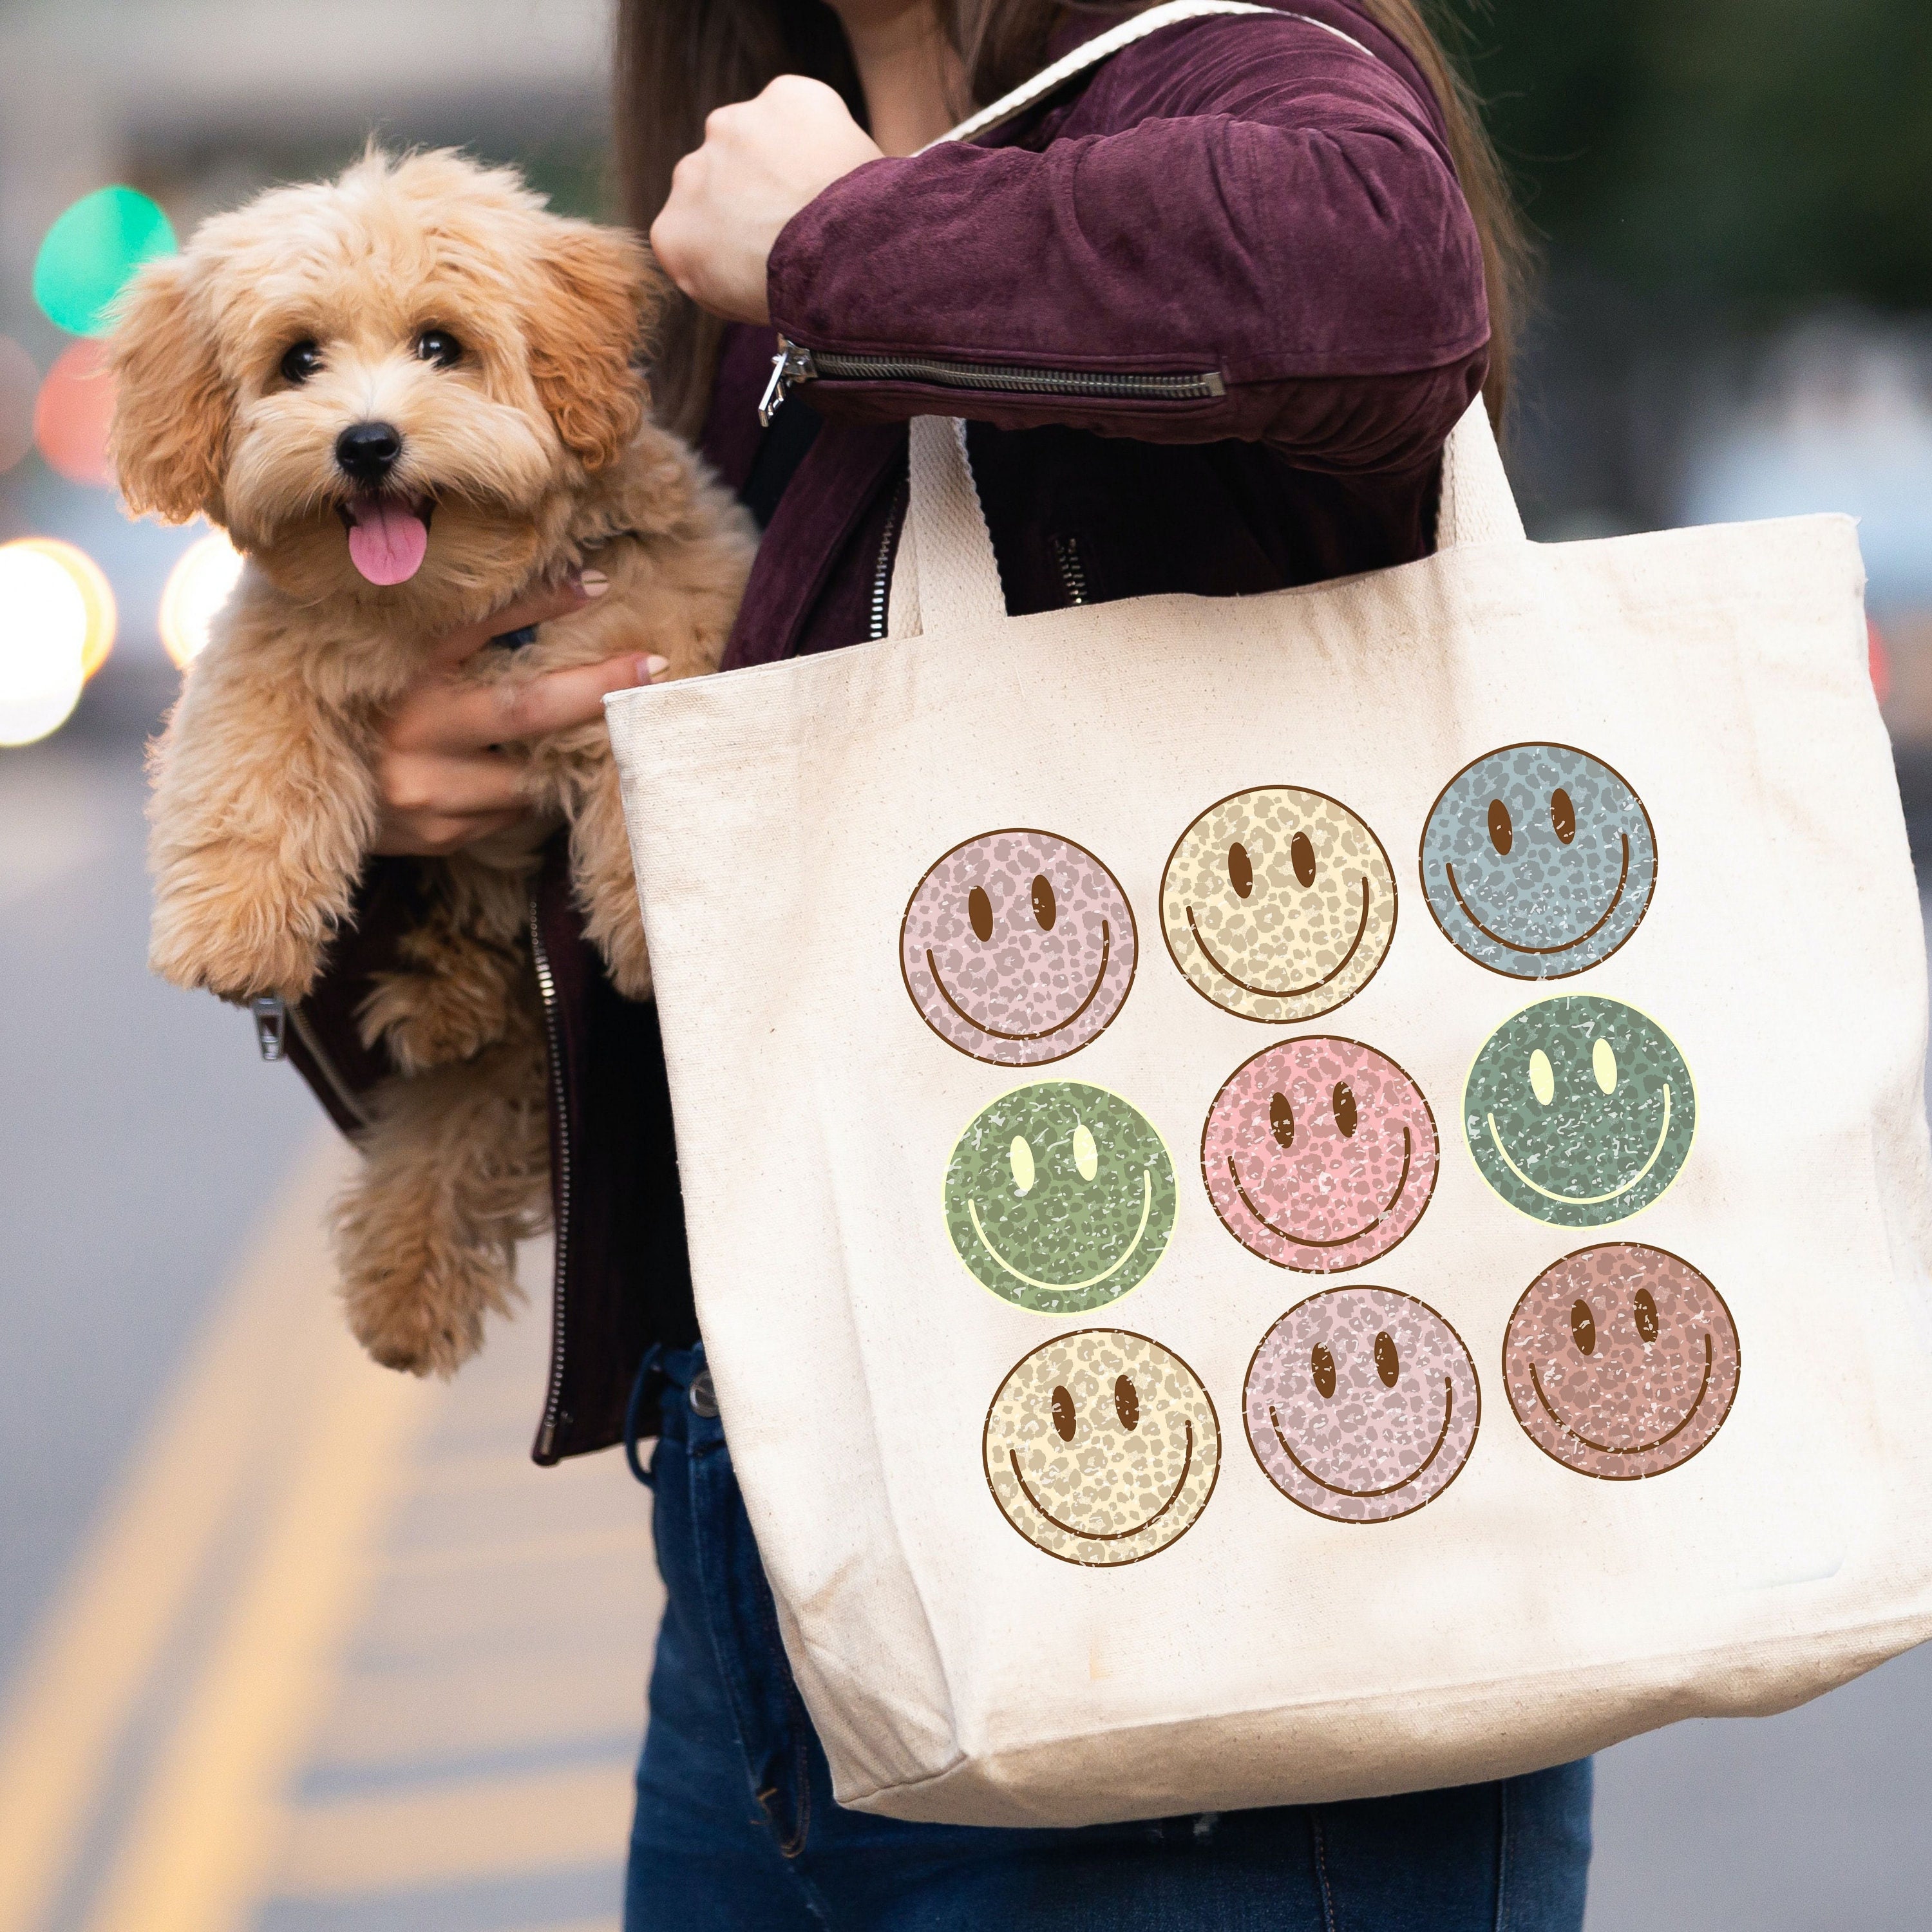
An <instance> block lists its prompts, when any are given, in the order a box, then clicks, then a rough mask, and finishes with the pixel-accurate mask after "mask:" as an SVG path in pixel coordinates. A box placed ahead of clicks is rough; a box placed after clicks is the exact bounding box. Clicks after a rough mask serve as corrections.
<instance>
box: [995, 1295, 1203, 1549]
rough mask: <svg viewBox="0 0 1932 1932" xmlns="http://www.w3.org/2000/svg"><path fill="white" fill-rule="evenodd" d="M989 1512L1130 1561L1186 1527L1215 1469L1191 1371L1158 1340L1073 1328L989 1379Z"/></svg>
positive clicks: (1028, 1534)
mask: <svg viewBox="0 0 1932 1932" xmlns="http://www.w3.org/2000/svg"><path fill="white" fill-rule="evenodd" d="M981 1443H982V1450H983V1455H984V1458H985V1462H986V1481H987V1484H988V1485H989V1487H991V1489H992V1492H993V1500H994V1501H995V1502H996V1503H998V1505H999V1506H1000V1514H1001V1515H1002V1516H1004V1517H1005V1518H1006V1520H1007V1522H1009V1523H1011V1524H1012V1525H1013V1527H1014V1529H1016V1530H1018V1531H1019V1533H1020V1534H1021V1535H1022V1536H1023V1537H1025V1538H1026V1540H1027V1541H1028V1542H1029V1543H1031V1544H1032V1545H1033V1546H1034V1548H1035V1549H1036V1550H1045V1551H1046V1553H1047V1555H1048V1556H1057V1557H1058V1558H1059V1559H1060V1560H1061V1562H1063V1563H1085V1564H1094V1565H1115V1564H1121V1563H1138V1562H1139V1561H1140V1560H1141V1559H1142V1557H1145V1556H1155V1555H1157V1554H1158V1553H1159V1552H1160V1551H1161V1550H1165V1549H1166V1548H1167V1547H1168V1546H1169V1544H1172V1543H1173V1542H1174V1541H1175V1539H1176V1538H1178V1537H1181V1536H1183V1535H1186V1533H1187V1532H1188V1531H1189V1530H1190V1529H1192V1528H1193V1526H1194V1524H1195V1523H1196V1521H1197V1520H1199V1517H1200V1514H1201V1512H1202V1511H1203V1510H1205V1508H1207V1507H1208V1498H1209V1497H1210V1496H1212V1495H1213V1494H1214V1484H1215V1480H1216V1478H1217V1477H1218V1476H1219V1475H1220V1471H1221V1429H1220V1422H1219V1421H1218V1420H1217V1418H1216V1415H1215V1413H1214V1403H1211V1401H1209V1400H1208V1391H1206V1390H1205V1388H1202V1385H1201V1379H1200V1377H1199V1376H1197V1375H1196V1373H1194V1371H1193V1370H1192V1369H1190V1367H1188V1366H1187V1364H1186V1363H1185V1362H1184V1361H1182V1360H1181V1358H1180V1357H1179V1356H1178V1355H1175V1353H1173V1352H1172V1350H1170V1349H1163V1347H1162V1346H1160V1343H1158V1342H1151V1341H1150V1340H1148V1338H1147V1337H1146V1336H1145V1335H1136V1334H1132V1333H1130V1331H1127V1330H1126V1329H1124V1328H1085V1329H1082V1330H1081V1331H1079V1332H1078V1333H1076V1334H1071V1335H1061V1336H1058V1337H1056V1338H1055V1340H1052V1341H1051V1342H1048V1343H1043V1345H1042V1346H1040V1347H1039V1348H1037V1349H1035V1350H1034V1352H1033V1353H1032V1354H1031V1355H1028V1357H1027V1358H1025V1361H1022V1362H1021V1363H1019V1364H1018V1365H1017V1366H1016V1367H1015V1368H1014V1370H1013V1372H1012V1373H1011V1374H1010V1375H1009V1376H1007V1379H1006V1380H1005V1381H1004V1382H1002V1383H1001V1385H1000V1388H999V1393H998V1394H996V1395H995V1397H993V1405H992V1408H991V1409H989V1410H988V1411H987V1412H986V1433H985V1434H984V1436H983V1438H982V1439H981Z"/></svg>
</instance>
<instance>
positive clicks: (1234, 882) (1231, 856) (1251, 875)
mask: <svg viewBox="0 0 1932 1932" xmlns="http://www.w3.org/2000/svg"><path fill="white" fill-rule="evenodd" d="M1228 883H1229V885H1231V886H1233V887H1234V889H1235V897H1236V898H1239V899H1244V898H1247V895H1249V893H1250V892H1253V890H1254V889H1255V862H1254V861H1253V859H1250V857H1249V856H1248V848H1247V847H1246V846H1245V845H1230V846H1229V847H1228Z"/></svg>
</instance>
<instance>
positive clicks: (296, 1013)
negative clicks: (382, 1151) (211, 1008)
mask: <svg viewBox="0 0 1932 1932" xmlns="http://www.w3.org/2000/svg"><path fill="white" fill-rule="evenodd" d="M284 1014H285V1016H286V1018H287V1022H288V1024H289V1025H290V1026H291V1027H293V1028H294V1029H295V1032H296V1038H297V1039H299V1040H300V1041H301V1042H302V1045H303V1046H305V1048H306V1049H308V1057H309V1058H310V1059H311V1060H312V1061H314V1063H315V1069H316V1071H317V1073H320V1075H321V1076H322V1077H323V1079H324V1080H326V1082H328V1083H329V1091H330V1092H331V1093H332V1094H334V1095H335V1097H336V1099H337V1100H338V1101H340V1102H341V1105H342V1111H343V1112H344V1113H345V1114H347V1115H348V1116H349V1118H350V1119H351V1120H352V1121H354V1122H355V1123H356V1125H357V1126H358V1127H367V1126H368V1124H369V1110H368V1108H367V1107H365V1106H363V1104H362V1102H361V1101H360V1100H358V1099H357V1098H356V1094H355V1093H354V1091H353V1090H352V1089H351V1088H350V1085H349V1083H348V1082H347V1081H346V1080H344V1079H343V1077H342V1076H341V1074H340V1073H338V1072H337V1070H336V1066H335V1061H332V1059H330V1058H329V1055H328V1054H327V1053H326V1052H324V1051H323V1044H322V1042H321V1040H320V1038H318V1037H317V1034H316V1031H315V1029H314V1028H313V1027H312V1026H311V1025H309V1023H308V1015H307V1014H306V1013H304V1012H303V1011H302V1007H301V1005H300V1004H299V1003H298V1004H296V1005H294V1006H293V1007H285V1008H284ZM257 1025H258V1026H259V1025H260V1020H259V1019H257ZM267 1057H268V1056H267V1055H266V1052H265V1053H264V1055H263V1058H265V1059H266V1058H267ZM275 1057H276V1058H278V1059H279V1058H281V1055H280V1054H279V1053H278V1054H277V1055H276V1056H275Z"/></svg>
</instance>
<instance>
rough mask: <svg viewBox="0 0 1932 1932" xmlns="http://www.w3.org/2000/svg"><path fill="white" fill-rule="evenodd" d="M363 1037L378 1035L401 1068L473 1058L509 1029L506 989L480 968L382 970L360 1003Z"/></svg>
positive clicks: (411, 1070)
mask: <svg viewBox="0 0 1932 1932" xmlns="http://www.w3.org/2000/svg"><path fill="white" fill-rule="evenodd" d="M360 1019H361V1025H362V1037H363V1040H364V1041H365V1043H366V1044H368V1045H369V1046H374V1045H375V1044H376V1043H377V1041H378V1040H380V1041H381V1042H382V1043H383V1045H384V1046H386V1047H387V1049H389V1058H390V1059H391V1060H392V1061H393V1062H394V1063H395V1066H396V1067H397V1068H398V1070H400V1071H401V1072H402V1073H423V1072H425V1071H426V1070H428V1069H429V1068H431V1067H450V1066H454V1065H455V1064H457V1063H458V1062H459V1061H465V1060H473V1059H474V1058H475V1057H476V1055H478V1054H479V1053H481V1052H483V1051H484V1049H485V1048H487V1047H492V1046H495V1045H496V1043H497V1042H498V1041H499V1040H502V1038H503V1037H504V1036H505V1034H506V1033H507V1032H508V1030H509V1024H510V995H509V990H508V988H507V987H505V986H504V985H503V983H502V981H501V980H500V979H491V978H490V977H487V976H484V975H482V974H472V975H469V976H463V977H458V976H449V977H444V976H440V975H439V976H435V977H432V976H431V975H430V974H426V973H385V974H380V975H378V976H377V978H376V981H375V985H374V990H373V991H372V992H371V993H370V995H369V996H368V998H367V999H366V1000H365V1001H363V1003H362V1013H361V1016H360Z"/></svg>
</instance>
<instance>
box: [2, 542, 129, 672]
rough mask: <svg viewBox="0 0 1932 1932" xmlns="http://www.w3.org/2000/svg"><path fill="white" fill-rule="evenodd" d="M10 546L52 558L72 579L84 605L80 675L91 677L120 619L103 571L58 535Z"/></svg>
mask: <svg viewBox="0 0 1932 1932" xmlns="http://www.w3.org/2000/svg"><path fill="white" fill-rule="evenodd" d="M13 547H14V548H17V549H20V550H38V551H39V552H40V554H41V555H42V556H50V557H52V559H53V560H54V561H55V562H56V563H57V564H58V565H60V567H61V568H62V569H63V570H64V571H66V572H67V574H68V576H70V577H72V578H73V579H74V588H75V589H77V590H78V591H79V592H80V599H81V601H82V603H83V604H85V605H86V607H87V639H86V643H83V645H82V646H81V652H80V674H81V676H83V677H84V678H86V677H92V676H93V675H94V673H95V672H96V671H98V670H99V669H100V668H101V666H102V665H103V664H105V663H106V662H107V657H108V653H109V652H110V651H112V650H113V648H114V636H115V631H117V630H118V628H120V622H121V613H120V610H119V609H118V607H117V606H116V604H115V601H114V590H113V586H112V585H111V584H110V583H109V582H108V581H107V574H106V572H105V571H103V570H102V569H101V566H100V565H99V564H98V563H96V562H95V560H94V559H93V558H92V557H91V556H89V555H88V553H86V550H80V549H77V548H76V547H75V546H74V544H71V543H62V541H61V540H60V538H58V537H21V538H18V539H17V541H16V543H15V544H14V545H13Z"/></svg>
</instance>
